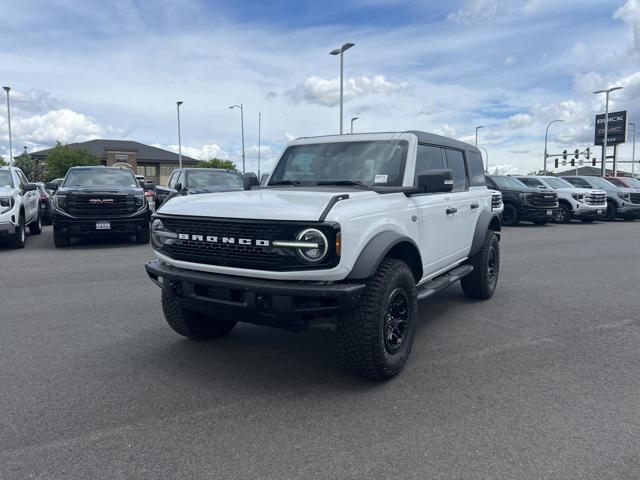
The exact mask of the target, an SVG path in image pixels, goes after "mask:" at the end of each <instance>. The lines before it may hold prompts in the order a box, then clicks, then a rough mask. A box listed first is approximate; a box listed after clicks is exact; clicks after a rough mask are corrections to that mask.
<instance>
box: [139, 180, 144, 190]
mask: <svg viewBox="0 0 640 480" xmlns="http://www.w3.org/2000/svg"><path fill="white" fill-rule="evenodd" d="M138 185H140V188H144V180H138Z"/></svg>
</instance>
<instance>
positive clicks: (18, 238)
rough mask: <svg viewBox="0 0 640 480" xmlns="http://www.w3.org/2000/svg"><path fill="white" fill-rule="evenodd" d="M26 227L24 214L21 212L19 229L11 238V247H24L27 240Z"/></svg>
mask: <svg viewBox="0 0 640 480" xmlns="http://www.w3.org/2000/svg"><path fill="white" fill-rule="evenodd" d="M24 228H25V227H24V215H22V214H20V216H19V217H18V231H17V232H16V233H14V234H13V236H12V237H11V240H9V246H10V247H11V248H24V243H25V240H26V232H25V230H24Z"/></svg>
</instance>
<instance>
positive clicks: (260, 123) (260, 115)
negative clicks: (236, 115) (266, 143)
mask: <svg viewBox="0 0 640 480" xmlns="http://www.w3.org/2000/svg"><path fill="white" fill-rule="evenodd" d="M261 128H262V112H258V182H259V181H260V130H261Z"/></svg>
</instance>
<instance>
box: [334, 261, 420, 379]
mask: <svg viewBox="0 0 640 480" xmlns="http://www.w3.org/2000/svg"><path fill="white" fill-rule="evenodd" d="M398 297H402V298H403V299H404V300H405V303H406V317H407V320H406V322H405V324H404V325H405V328H404V330H403V335H402V339H401V340H400V343H399V344H398V345H397V347H396V348H397V349H392V348H391V347H390V346H388V342H389V339H388V338H387V334H389V332H390V330H388V329H389V328H392V327H389V324H388V319H389V318H390V317H389V316H388V314H389V310H388V309H389V308H393V305H391V303H390V302H393V301H394V299H397V298H398ZM385 319H387V320H385ZM417 321H418V297H417V292H416V282H415V278H414V277H413V274H412V273H411V269H410V268H409V267H408V266H407V264H406V263H405V262H403V261H401V260H396V259H392V258H386V259H385V260H383V261H382V264H381V265H380V267H379V268H378V270H377V271H376V273H375V275H374V276H373V277H372V278H371V279H369V281H368V282H367V286H366V287H365V290H364V292H363V294H362V296H361V297H360V299H359V301H358V305H357V306H356V308H355V309H353V310H351V311H349V312H345V313H341V314H339V315H338V326H337V337H338V351H339V355H340V361H341V363H342V365H343V366H344V367H345V368H346V369H347V370H349V371H351V372H353V373H355V374H356V375H359V376H362V377H365V378H369V379H372V380H387V379H389V378H391V377H393V376H394V375H396V374H397V373H398V372H399V371H400V370H401V369H402V367H404V365H405V363H406V362H407V359H408V358H409V354H410V353H411V347H412V346H413V340H414V338H415V334H416V324H417ZM385 324H387V329H385ZM396 339H397V337H396Z"/></svg>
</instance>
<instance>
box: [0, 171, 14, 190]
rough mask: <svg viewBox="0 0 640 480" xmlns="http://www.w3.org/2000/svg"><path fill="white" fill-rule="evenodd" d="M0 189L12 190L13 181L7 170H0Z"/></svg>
mask: <svg viewBox="0 0 640 480" xmlns="http://www.w3.org/2000/svg"><path fill="white" fill-rule="evenodd" d="M0 187H5V188H13V179H12V178H11V172H10V171H9V170H0Z"/></svg>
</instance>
